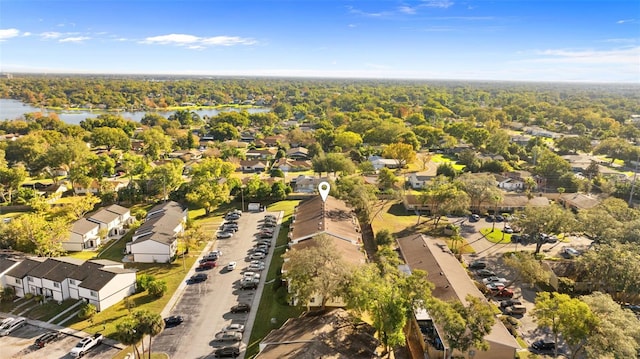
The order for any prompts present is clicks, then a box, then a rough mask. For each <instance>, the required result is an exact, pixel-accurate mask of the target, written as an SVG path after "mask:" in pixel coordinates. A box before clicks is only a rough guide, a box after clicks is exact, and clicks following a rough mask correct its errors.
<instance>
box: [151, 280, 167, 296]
mask: <svg viewBox="0 0 640 359" xmlns="http://www.w3.org/2000/svg"><path fill="white" fill-rule="evenodd" d="M167 290H168V288H167V282H166V281H164V280H157V279H156V280H152V281H150V282H149V283H147V291H149V294H150V295H152V296H154V297H156V298H162V297H164V295H165V294H166V293H167Z"/></svg>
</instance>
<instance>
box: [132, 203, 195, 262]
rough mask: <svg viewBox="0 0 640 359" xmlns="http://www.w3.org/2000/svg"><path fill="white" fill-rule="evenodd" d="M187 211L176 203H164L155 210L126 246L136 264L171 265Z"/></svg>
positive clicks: (153, 209)
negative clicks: (156, 263)
mask: <svg viewBox="0 0 640 359" xmlns="http://www.w3.org/2000/svg"><path fill="white" fill-rule="evenodd" d="M186 221H187V209H185V208H182V206H181V205H180V204H179V203H177V202H173V201H170V202H164V203H161V204H159V205H157V206H155V207H153V208H152V209H151V210H150V211H149V212H148V213H147V217H146V219H145V221H144V223H143V224H142V225H141V226H140V227H139V228H138V229H137V230H136V231H135V233H134V234H133V238H132V241H131V242H129V243H127V253H129V254H131V255H132V259H133V261H134V262H142V263H155V262H158V263H168V262H170V261H171V260H172V259H173V257H174V256H175V255H176V250H177V248H178V236H179V235H180V234H181V233H182V232H184V226H185V223H186Z"/></svg>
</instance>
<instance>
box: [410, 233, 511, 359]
mask: <svg viewBox="0 0 640 359" xmlns="http://www.w3.org/2000/svg"><path fill="white" fill-rule="evenodd" d="M398 246H399V249H400V254H401V257H402V259H403V260H404V262H405V263H406V265H407V266H408V268H409V270H410V271H414V270H417V269H419V270H423V271H425V272H426V273H427V280H428V281H429V282H431V283H433V284H434V288H433V289H432V290H431V293H432V295H433V296H434V297H436V298H438V299H441V300H444V301H459V302H461V303H462V304H463V305H467V304H468V303H467V299H466V298H467V296H468V295H471V296H473V297H476V298H478V299H480V300H481V301H483V302H486V301H487V300H486V298H485V297H484V295H483V294H482V293H481V292H480V290H479V289H478V287H477V286H476V285H475V283H474V282H473V280H472V279H471V278H470V277H469V274H468V273H467V271H466V269H465V268H464V267H463V266H462V265H461V264H460V262H459V261H458V260H457V259H456V257H455V256H454V255H453V253H452V252H451V251H450V250H449V248H448V247H447V244H446V243H445V242H444V241H442V240H439V239H435V238H427V237H426V236H424V235H422V234H414V235H411V236H408V237H402V238H399V239H398ZM487 304H488V303H487ZM433 325H434V326H435V327H436V328H439V329H440V330H438V331H437V332H440V333H441V332H442V330H441V329H442V323H438V322H437V321H435V320H433ZM438 339H439V341H440V343H442V345H443V349H444V350H438V349H436V348H435V347H433V346H427V353H426V354H427V356H428V357H429V358H449V357H450V354H453V355H462V354H463V353H459V352H457V351H454V352H453V353H450V346H449V343H448V342H447V341H446V340H444V338H438ZM484 339H485V340H486V341H487V342H488V343H489V349H488V350H486V351H483V350H480V349H475V348H474V351H475V356H474V359H513V358H515V356H516V351H517V350H518V349H519V348H520V345H519V344H518V342H517V341H516V339H515V338H514V337H513V336H512V335H511V334H510V333H509V331H508V330H507V328H506V327H505V326H504V324H503V323H502V321H500V320H496V321H495V323H494V324H493V327H492V328H491V332H490V333H489V334H488V335H486V336H485V338H484ZM425 357H426V356H425Z"/></svg>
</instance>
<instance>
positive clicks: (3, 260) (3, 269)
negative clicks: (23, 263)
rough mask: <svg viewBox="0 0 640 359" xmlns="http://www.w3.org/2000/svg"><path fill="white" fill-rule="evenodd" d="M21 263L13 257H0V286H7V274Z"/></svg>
mask: <svg viewBox="0 0 640 359" xmlns="http://www.w3.org/2000/svg"><path fill="white" fill-rule="evenodd" d="M19 263H20V261H18V260H16V259H13V258H8V257H0V287H3V288H4V287H6V286H7V282H6V276H5V275H6V274H7V272H9V271H10V270H11V269H13V268H14V267H15V266H17V265H18V264H19Z"/></svg>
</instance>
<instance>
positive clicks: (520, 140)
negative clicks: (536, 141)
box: [510, 135, 533, 147]
mask: <svg viewBox="0 0 640 359" xmlns="http://www.w3.org/2000/svg"><path fill="white" fill-rule="evenodd" d="M532 138H533V137H531V136H527V135H513V136H511V139H510V142H511V143H515V144H516V145H518V146H522V147H524V146H526V145H528V144H529V141H530V140H531V139H532Z"/></svg>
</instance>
